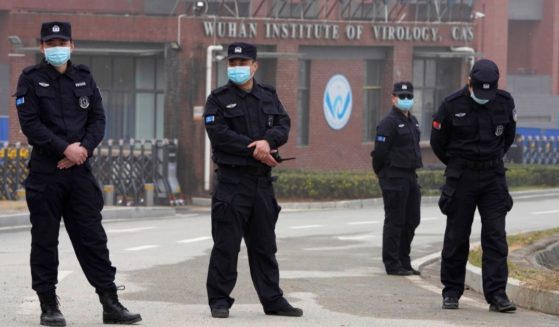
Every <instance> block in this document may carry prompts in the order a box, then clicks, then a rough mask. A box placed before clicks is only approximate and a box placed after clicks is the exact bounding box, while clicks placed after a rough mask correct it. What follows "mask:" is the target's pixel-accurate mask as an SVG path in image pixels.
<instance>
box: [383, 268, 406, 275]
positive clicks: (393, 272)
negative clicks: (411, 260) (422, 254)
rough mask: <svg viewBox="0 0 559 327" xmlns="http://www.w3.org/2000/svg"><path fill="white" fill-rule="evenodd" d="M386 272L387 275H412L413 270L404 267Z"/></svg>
mask: <svg viewBox="0 0 559 327" xmlns="http://www.w3.org/2000/svg"><path fill="white" fill-rule="evenodd" d="M386 273H387V274H388V275H394V276H411V275H413V271H411V270H408V269H405V268H400V269H396V270H387V271H386Z"/></svg>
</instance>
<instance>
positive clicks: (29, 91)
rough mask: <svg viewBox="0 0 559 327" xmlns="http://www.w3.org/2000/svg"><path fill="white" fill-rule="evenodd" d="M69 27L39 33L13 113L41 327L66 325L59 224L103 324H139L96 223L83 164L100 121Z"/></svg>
mask: <svg viewBox="0 0 559 327" xmlns="http://www.w3.org/2000/svg"><path fill="white" fill-rule="evenodd" d="M73 48H74V43H73V42H72V30H71V25H70V24H69V23H66V22H48V23H43V24H42V26H41V48H40V49H41V52H42V53H43V54H44V55H45V58H44V60H42V61H41V63H39V64H37V65H34V66H30V67H27V68H25V69H24V70H23V73H22V74H21V75H20V78H19V81H18V85H17V91H16V94H15V95H16V107H17V112H18V117H19V123H20V125H21V130H22V131H23V133H24V134H25V136H27V139H28V140H29V144H31V145H32V146H33V151H32V152H31V158H30V160H29V175H28V177H27V179H26V180H25V183H24V184H25V190H26V198H27V206H28V207H29V213H30V220H31V225H32V228H31V260H30V263H31V279H32V287H33V290H35V291H36V292H37V294H38V296H39V301H40V304H41V318H40V322H41V325H44V326H65V325H66V320H65V318H64V316H63V315H62V313H61V312H60V309H59V306H58V299H57V296H56V284H57V272H58V234H59V229H60V220H61V218H63V219H64V226H65V228H66V230H67V232H68V235H69V236H70V240H71V241H72V246H73V247H74V251H75V252H76V256H77V257H78V261H79V263H80V266H81V267H82V270H83V271H84V273H85V275H86V277H87V280H88V281H89V283H90V284H91V285H92V286H93V287H95V290H96V292H97V294H98V295H99V300H100V301H101V303H102V305H103V322H104V323H106V324H132V323H135V322H138V321H140V320H142V318H141V317H140V315H139V314H134V313H130V312H128V310H127V309H126V308H125V307H123V306H122V304H121V303H120V302H119V300H118V297H117V286H116V285H115V283H114V280H115V273H116V268H115V267H113V266H112V264H111V261H110V258H109V250H108V249H107V235H106V234H105V231H104V229H103V226H102V224H101V219H102V218H101V210H102V208H103V196H102V192H101V189H100V188H99V185H98V183H97V181H96V180H95V177H94V176H93V174H92V173H91V167H90V164H89V161H88V159H89V158H90V157H91V155H92V154H93V150H94V149H95V147H97V145H98V144H99V143H100V142H101V140H102V139H103V135H104V132H105V114H104V109H103V104H102V101H101V94H100V93H99V89H98V88H97V85H96V84H95V81H94V80H93V77H92V76H91V73H90V71H89V68H87V67H86V66H83V65H73V64H72V63H71V62H70V54H71V52H72V49H73Z"/></svg>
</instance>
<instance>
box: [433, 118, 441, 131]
mask: <svg viewBox="0 0 559 327" xmlns="http://www.w3.org/2000/svg"><path fill="white" fill-rule="evenodd" d="M441 127H442V124H441V122H440V121H438V120H433V128H434V129H436V130H440V129H441Z"/></svg>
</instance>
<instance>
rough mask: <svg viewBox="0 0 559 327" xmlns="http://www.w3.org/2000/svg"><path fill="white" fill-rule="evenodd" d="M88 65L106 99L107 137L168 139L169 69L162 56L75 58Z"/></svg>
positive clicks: (75, 60)
mask: <svg viewBox="0 0 559 327" xmlns="http://www.w3.org/2000/svg"><path fill="white" fill-rule="evenodd" d="M72 58H73V59H72V61H73V62H74V63H81V64H85V65H88V66H89V67H90V68H91V71H92V74H93V77H94V79H95V81H96V82H97V86H98V87H99V89H100V91H101V96H102V97H103V105H104V107H105V115H106V117H107V123H106V133H105V134H106V135H105V137H106V138H111V139H130V138H134V139H155V138H162V137H163V136H164V130H163V129H164V108H163V103H164V98H165V81H166V76H165V67H164V60H163V58H162V57H156V56H151V57H131V56H86V55H75V56H73V57H72Z"/></svg>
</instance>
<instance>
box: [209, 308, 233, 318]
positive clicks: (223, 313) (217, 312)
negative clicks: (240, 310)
mask: <svg viewBox="0 0 559 327" xmlns="http://www.w3.org/2000/svg"><path fill="white" fill-rule="evenodd" d="M212 317H214V318H229V309H227V308H212Z"/></svg>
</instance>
